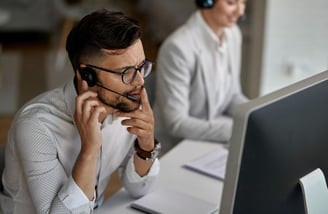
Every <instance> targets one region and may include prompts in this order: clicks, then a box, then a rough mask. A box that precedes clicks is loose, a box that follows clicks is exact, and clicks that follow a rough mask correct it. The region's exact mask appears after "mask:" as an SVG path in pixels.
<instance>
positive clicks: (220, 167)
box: [183, 148, 228, 180]
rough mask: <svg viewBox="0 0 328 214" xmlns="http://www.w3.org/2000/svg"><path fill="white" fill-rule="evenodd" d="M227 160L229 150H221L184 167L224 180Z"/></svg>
mask: <svg viewBox="0 0 328 214" xmlns="http://www.w3.org/2000/svg"><path fill="white" fill-rule="evenodd" d="M227 159H228V149H226V148H220V149H217V150H215V151H212V152H210V153H207V154H205V155H203V156H201V157H199V158H197V159H195V160H192V161H190V162H187V163H185V164H184V165H183V167H185V168H188V169H191V170H194V171H196V172H200V173H202V174H205V175H208V176H211V177H214V178H217V179H220V180H224V177H225V169H226V164H227Z"/></svg>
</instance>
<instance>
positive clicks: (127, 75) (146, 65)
mask: <svg viewBox="0 0 328 214" xmlns="http://www.w3.org/2000/svg"><path fill="white" fill-rule="evenodd" d="M86 66H87V67H90V68H95V69H98V70H101V71H105V72H109V73H113V74H117V75H120V76H121V77H122V82H123V83H124V84H129V83H131V82H133V80H134V79H135V78H136V76H137V71H139V72H140V73H142V72H143V77H144V78H145V77H147V76H148V75H149V74H150V72H151V70H152V67H153V62H151V61H149V60H147V59H146V60H145V61H144V62H143V63H142V64H141V65H140V66H138V67H134V66H130V67H126V68H124V70H123V71H121V72H119V71H112V70H109V69H107V68H102V67H98V66H95V65H86Z"/></svg>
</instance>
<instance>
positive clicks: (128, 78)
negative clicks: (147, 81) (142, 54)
mask: <svg viewBox="0 0 328 214" xmlns="http://www.w3.org/2000/svg"><path fill="white" fill-rule="evenodd" d="M152 67H153V63H152V62H150V61H147V60H146V61H145V62H144V64H142V65H141V66H140V67H139V68H134V67H131V68H128V69H126V70H125V71H124V74H123V82H124V83H125V84H129V83H131V82H132V81H133V80H134V79H135V77H136V76H137V71H139V72H140V73H141V74H142V75H143V77H147V76H148V75H149V74H150V72H151V69H152Z"/></svg>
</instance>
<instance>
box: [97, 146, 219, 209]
mask: <svg viewBox="0 0 328 214" xmlns="http://www.w3.org/2000/svg"><path fill="white" fill-rule="evenodd" d="M219 148H222V145H221V144H219V143H209V142H200V141H191V140H184V141H182V142H181V143H179V144H178V145H177V146H176V147H174V148H173V149H172V150H170V151H169V152H168V153H167V154H165V155H164V156H163V157H162V158H161V159H160V164H161V167H160V176H159V178H158V181H157V184H156V186H155V187H154V189H155V188H165V189H172V190H174V191H178V192H183V193H187V194H189V195H191V196H194V197H196V198H199V199H202V200H205V201H208V202H211V203H214V204H218V206H219V203H220V201H221V193H222V188H223V182H222V181H220V180H217V179H215V178H212V177H209V176H206V175H202V174H200V173H197V172H194V171H191V170H189V169H185V168H183V167H182V165H183V164H185V163H186V162H188V161H190V160H193V159H196V158H198V157H201V156H202V155H204V154H206V153H208V152H211V151H214V150H216V149H219ZM134 200H135V199H133V198H132V197H130V196H129V195H128V193H127V192H126V191H125V189H124V188H122V189H121V190H120V191H118V192H117V193H115V194H114V195H113V196H112V197H110V198H109V199H107V200H106V201H105V202H104V203H103V205H102V206H101V207H100V208H98V209H97V210H96V212H95V213H97V214H103V213H124V214H129V213H140V212H139V211H137V210H134V209H132V208H130V204H131V202H133V201H134Z"/></svg>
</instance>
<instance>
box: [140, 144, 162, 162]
mask: <svg viewBox="0 0 328 214" xmlns="http://www.w3.org/2000/svg"><path fill="white" fill-rule="evenodd" d="M161 148H162V146H161V144H160V142H158V141H157V140H156V139H155V148H154V149H153V150H152V151H145V150H143V149H141V148H140V146H139V143H138V140H137V139H136V140H135V141H134V150H135V151H136V153H137V155H138V157H140V158H141V159H143V160H146V161H154V160H155V159H156V158H157V157H158V155H159V153H160V151H161Z"/></svg>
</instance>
